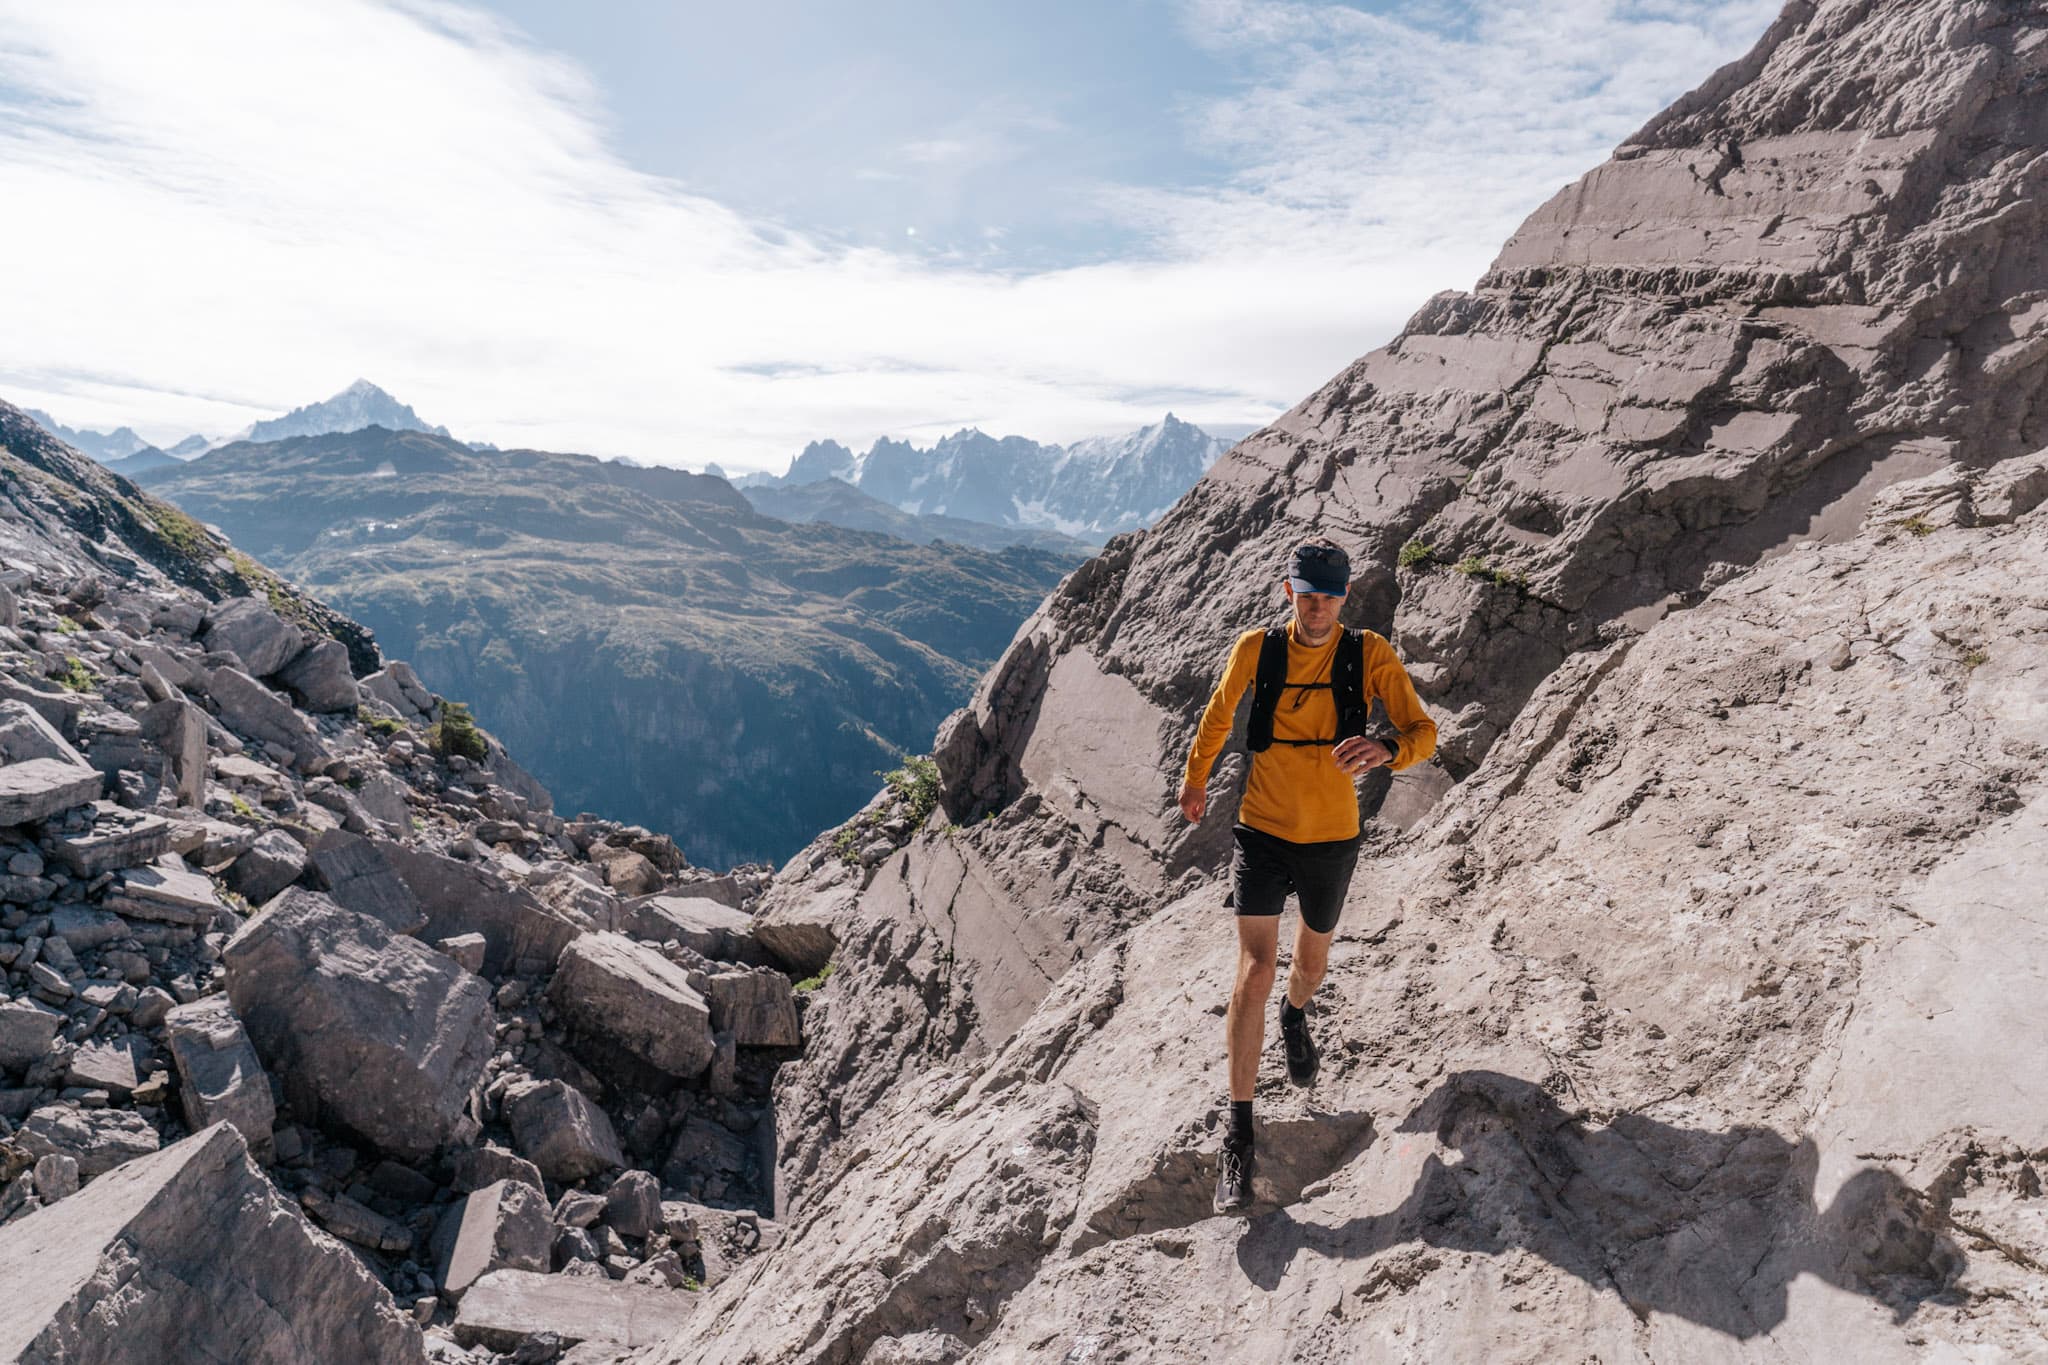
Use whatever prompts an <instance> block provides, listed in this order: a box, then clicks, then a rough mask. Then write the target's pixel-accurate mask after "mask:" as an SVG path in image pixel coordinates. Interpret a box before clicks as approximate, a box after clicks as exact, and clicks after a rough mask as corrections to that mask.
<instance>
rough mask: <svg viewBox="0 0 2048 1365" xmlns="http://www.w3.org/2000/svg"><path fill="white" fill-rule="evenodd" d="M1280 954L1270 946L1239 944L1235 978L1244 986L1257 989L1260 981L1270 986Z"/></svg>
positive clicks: (1277, 967) (1276, 969)
mask: <svg viewBox="0 0 2048 1365" xmlns="http://www.w3.org/2000/svg"><path fill="white" fill-rule="evenodd" d="M1279 964H1280V955H1279V953H1278V952H1277V951H1276V950H1275V949H1273V948H1270V947H1264V946H1261V947H1257V948H1253V947H1248V946H1243V945H1240V946H1239V948H1238V951H1237V979H1238V980H1239V981H1241V982H1243V983H1244V984H1245V985H1246V986H1249V987H1251V988H1253V989H1257V987H1258V986H1259V984H1260V983H1261V982H1264V983H1265V984H1266V985H1268V986H1270V985H1272V984H1273V975H1274V973H1275V972H1276V971H1278V970H1279Z"/></svg>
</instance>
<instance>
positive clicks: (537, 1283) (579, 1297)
mask: <svg viewBox="0 0 2048 1365" xmlns="http://www.w3.org/2000/svg"><path fill="white" fill-rule="evenodd" d="M696 1307H697V1296H696V1295H695V1294H692V1293H690V1292H688V1291H687V1290H676V1289H655V1288H651V1287H647V1286H641V1285H627V1284H615V1283H613V1282H611V1281H610V1280H600V1279H591V1278H587V1277H584V1276H561V1275H540V1274H536V1273H534V1272H532V1271H524V1270H495V1271H492V1272H491V1273H490V1274H488V1275H485V1276H484V1277H483V1278H482V1279H480V1280H478V1281H477V1282H476V1283H475V1284H474V1285H473V1286H471V1288H470V1291H469V1293H468V1294H467V1295H465V1296H464V1297H463V1300H462V1307H461V1309H460V1310H459V1311H458V1312H457V1313H456V1315H455V1339H456V1340H457V1341H458V1342H461V1343H462V1344H463V1345H465V1346H483V1347H487V1348H489V1349H490V1350H494V1351H513V1350H517V1349H518V1348H519V1346H520V1345H521V1344H522V1343H524V1342H525V1341H527V1340H528V1339H529V1338H531V1337H535V1336H538V1335H540V1334H541V1333H543V1332H552V1333H554V1334H555V1335H556V1336H558V1337H560V1338H561V1339H562V1340H564V1341H567V1342H575V1343H584V1342H606V1343H615V1344H617V1345H619V1346H623V1347H628V1348H638V1347H646V1346H654V1345H658V1344H660V1343H661V1342H663V1341H665V1340H667V1339H668V1337H669V1336H671V1335H672V1334H673V1333H675V1332H676V1331H678V1330H679V1329H681V1328H682V1326H683V1325H684V1324H685V1323H687V1322H688V1321H689V1320H690V1315H691V1314H692V1313H693V1312H695V1311H696Z"/></svg>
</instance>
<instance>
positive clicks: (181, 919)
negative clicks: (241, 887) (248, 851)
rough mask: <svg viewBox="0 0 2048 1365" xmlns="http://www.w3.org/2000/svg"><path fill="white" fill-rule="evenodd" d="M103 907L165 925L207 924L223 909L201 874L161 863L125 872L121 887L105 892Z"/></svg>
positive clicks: (211, 886) (206, 878)
mask: <svg viewBox="0 0 2048 1365" xmlns="http://www.w3.org/2000/svg"><path fill="white" fill-rule="evenodd" d="M104 904H105V905H106V907H107V908H108V909H109V910H112V911H114V912H116V913H117V914H120V915H123V916H126V917H128V918H131V919H152V920H158V921H160V922H162V923H165V924H210V923H212V922H213V917H214V914H215V913H216V912H217V911H219V910H221V909H223V908H224V907H223V906H222V904H221V899H220V897H219V896H218V895H217V894H215V892H214V889H213V881H212V879H210V878H208V877H207V876H206V875H205V874H203V873H199V872H191V871H187V870H185V869H182V868H175V867H164V866H162V865H161V864H152V865H151V866H149V867H132V868H130V869H128V873H127V875H126V876H125V877H124V878H123V879H122V881H121V884H120V885H119V886H117V887H111V888H109V889H108V892H107V896H106V899H105V902H104Z"/></svg>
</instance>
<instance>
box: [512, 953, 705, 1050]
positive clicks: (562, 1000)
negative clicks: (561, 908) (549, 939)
mask: <svg viewBox="0 0 2048 1365" xmlns="http://www.w3.org/2000/svg"><path fill="white" fill-rule="evenodd" d="M548 994H549V997H550V998H551V999H552V1000H553V1001H554V1002H555V1007H556V1008H557V1009H558V1010H560V1011H561V1012H562V1014H563V1016H564V1017H565V1018H566V1019H568V1021H569V1023H570V1025H571V1027H573V1028H575V1029H576V1030H578V1031H579V1032H581V1033H584V1034H587V1035H589V1036H591V1037H593V1038H596V1039H599V1040H601V1041H603V1042H604V1043H605V1044H607V1045H609V1046H613V1047H617V1048H619V1049H620V1050H622V1051H623V1052H625V1053H626V1054H627V1055H628V1056H630V1057H632V1058H634V1059H635V1060H637V1061H639V1062H642V1063H644V1064H646V1065H648V1066H650V1067H653V1068H654V1069H655V1070H656V1071H659V1072H661V1073H662V1074H663V1075H667V1076H672V1077H676V1078H678V1079H685V1078H688V1077H691V1076H695V1075H697V1074H698V1073H699V1072H701V1071H703V1070H704V1067H705V1065H706V1064H707V1063H709V1062H710V1060H711V1054H712V1051H713V1046H714V1045H713V1043H712V1040H711V1010H710V1007H709V1005H707V1004H706V1002H705V1000H704V997H703V996H701V995H699V994H698V993H697V992H696V990H695V989H694V988H693V987H692V986H691V985H690V980H689V977H688V975H687V974H686V973H685V972H684V971H683V969H682V968H681V967H678V966H676V965H675V964H674V963H673V962H670V961H669V960H668V959H667V958H665V957H663V956H662V955H661V954H660V953H658V952H656V951H655V950H654V949H652V948H650V947H648V946H646V945H645V944H641V943H635V942H634V941H633V940H632V939H629V938H627V937H625V936H624V935H622V934H585V935H584V936H583V937H581V938H579V939H577V940H576V941H575V942H573V943H571V944H570V945H569V946H568V948H567V949H566V950H564V951H563V953H562V958H561V961H560V963H559V964H558V965H557V967H556V970H555V978H554V980H553V982H551V983H550V984H549V987H548Z"/></svg>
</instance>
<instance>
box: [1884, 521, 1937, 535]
mask: <svg viewBox="0 0 2048 1365" xmlns="http://www.w3.org/2000/svg"><path fill="white" fill-rule="evenodd" d="M1892 525H1893V526H1896V527H1897V528H1898V529H1899V530H1901V531H1904V532H1905V533H1906V534H1907V535H1909V536H1931V535H1933V534H1934V527H1933V526H1932V525H1931V524H1930V523H1929V522H1928V520H1927V518H1925V517H1904V518H1901V519H1900V520H1898V521H1895V522H1893V523H1892Z"/></svg>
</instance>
